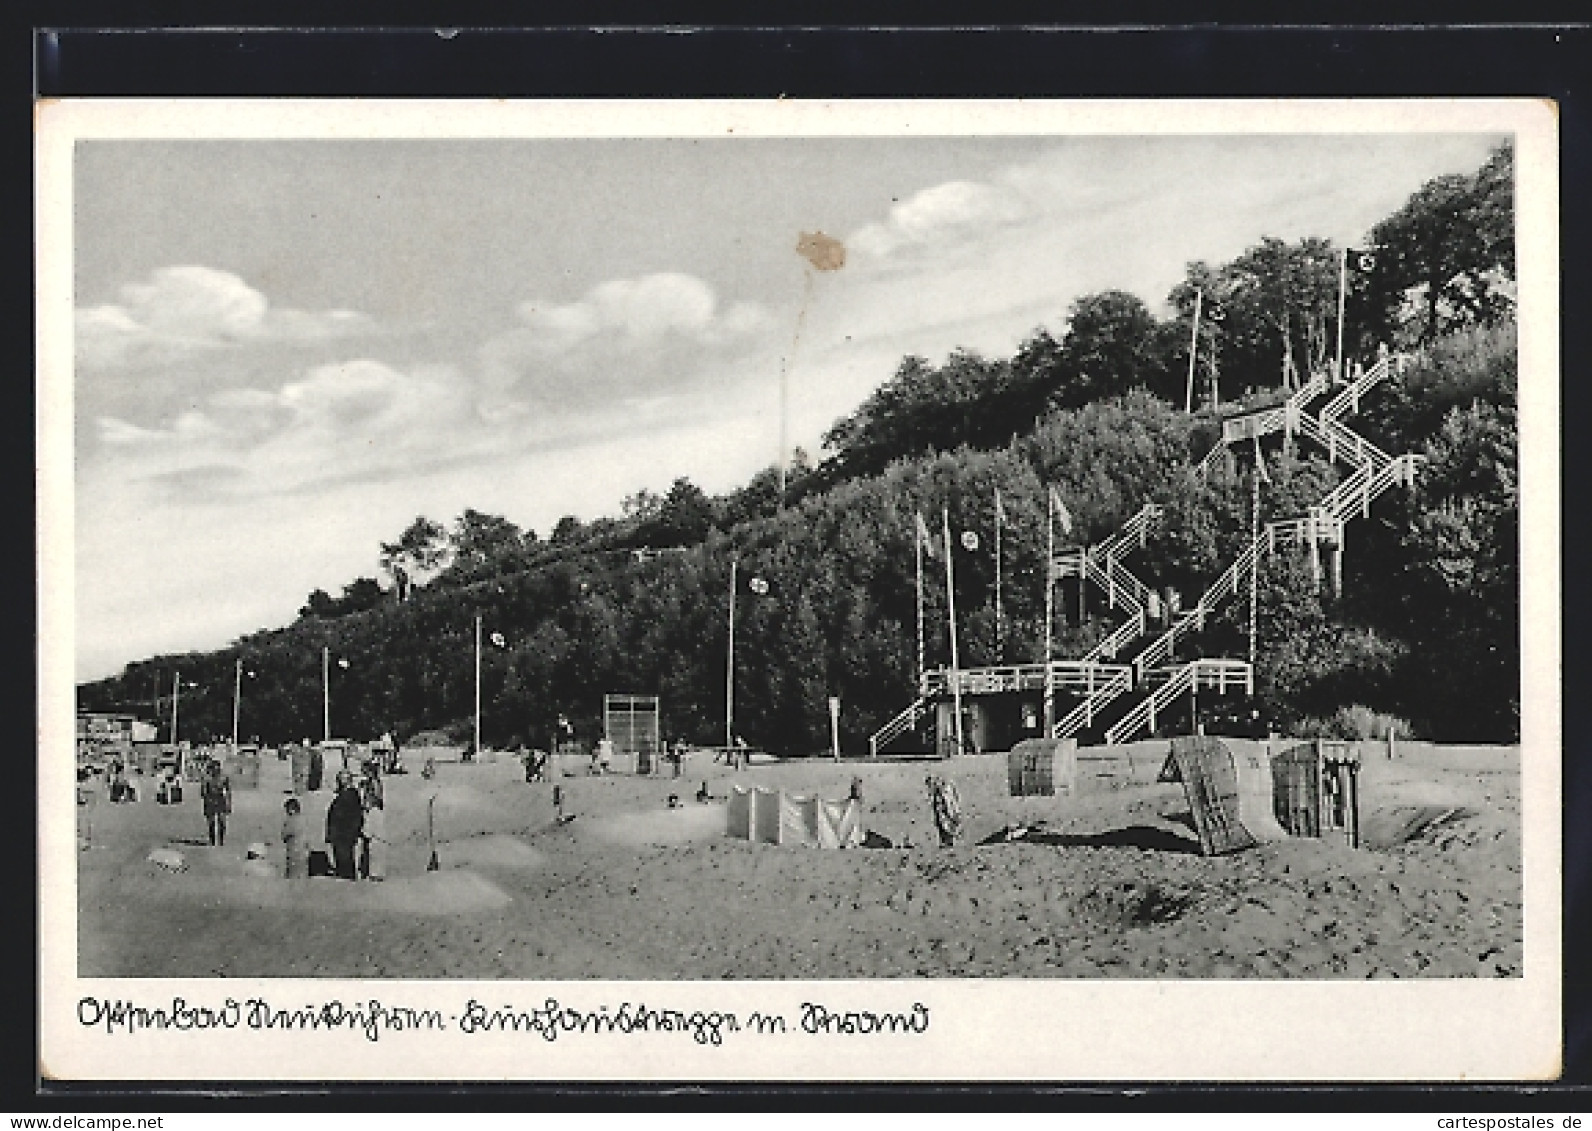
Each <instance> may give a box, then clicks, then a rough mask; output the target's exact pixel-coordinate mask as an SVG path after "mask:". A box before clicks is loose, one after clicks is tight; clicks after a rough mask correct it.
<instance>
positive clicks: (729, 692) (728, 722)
mask: <svg viewBox="0 0 1592 1131" xmlns="http://www.w3.org/2000/svg"><path fill="white" fill-rule="evenodd" d="M736 565H737V563H736V561H735V559H734V558H731V559H730V650H729V660H728V662H727V663H726V664H725V665H724V749H725V751H726V752H728V751H731V750H733V749H734V747H735V569H736ZM726 756H728V753H727V754H726Z"/></svg>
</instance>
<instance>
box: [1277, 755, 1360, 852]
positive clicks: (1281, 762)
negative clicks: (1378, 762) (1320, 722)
mask: <svg viewBox="0 0 1592 1131" xmlns="http://www.w3.org/2000/svg"><path fill="white" fill-rule="evenodd" d="M1271 775H1272V782H1273V786H1272V799H1273V806H1274V809H1275V811H1276V816H1277V821H1278V823H1279V824H1280V825H1282V827H1283V828H1284V829H1286V830H1287V831H1288V833H1290V834H1291V835H1293V836H1303V837H1317V838H1320V839H1323V840H1338V841H1342V842H1343V843H1344V844H1347V845H1348V846H1349V847H1350V848H1358V847H1360V754H1359V751H1358V750H1356V749H1355V747H1354V746H1353V744H1351V743H1348V742H1333V741H1330V740H1327V739H1316V740H1314V741H1312V742H1306V743H1302V744H1300V745H1298V746H1293V747H1290V748H1289V749H1287V750H1284V751H1283V752H1282V753H1281V754H1278V755H1277V756H1276V757H1274V758H1273V759H1272V760H1271Z"/></svg>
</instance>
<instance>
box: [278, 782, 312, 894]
mask: <svg viewBox="0 0 1592 1131" xmlns="http://www.w3.org/2000/svg"><path fill="white" fill-rule="evenodd" d="M282 854H283V856H284V857H285V868H284V871H283V875H285V876H286V877H287V878H288V879H290V880H301V879H303V878H304V877H305V876H308V875H309V874H310V845H309V841H308V840H306V839H305V837H304V807H303V806H302V805H300V804H299V799H298V798H296V797H289V798H288V799H287V800H286V801H284V802H282Z"/></svg>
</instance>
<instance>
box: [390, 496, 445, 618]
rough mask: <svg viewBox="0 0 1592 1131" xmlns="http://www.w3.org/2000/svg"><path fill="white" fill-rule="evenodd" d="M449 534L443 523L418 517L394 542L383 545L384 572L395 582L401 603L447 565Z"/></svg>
mask: <svg viewBox="0 0 1592 1131" xmlns="http://www.w3.org/2000/svg"><path fill="white" fill-rule="evenodd" d="M449 552H450V550H449V543H448V532H447V531H446V530H445V529H443V526H442V524H441V523H440V522H434V521H432V520H431V519H429V518H427V517H426V516H425V515H419V516H417V517H416V518H415V520H414V521H413V522H411V523H410V524H409V525H408V526H407V527H405V528H404V532H403V533H402V534H400V535H399V536H398V540H397V541H395V542H383V543H382V544H381V557H380V561H381V568H382V569H383V570H385V571H386V573H387V575H388V576H389V577H391V578H392V580H393V585H394V587H395V588H396V589H397V590H398V596H399V599H400V600H402V599H403V598H404V597H405V596H407V594H408V590H409V587H410V586H413V585H419V584H422V583H423V582H424V581H425V580H427V579H429V578H430V576H431V575H433V574H435V573H436V572H437V571H439V570H440V569H442V567H443V566H444V565H446V564H447V561H448V554H449Z"/></svg>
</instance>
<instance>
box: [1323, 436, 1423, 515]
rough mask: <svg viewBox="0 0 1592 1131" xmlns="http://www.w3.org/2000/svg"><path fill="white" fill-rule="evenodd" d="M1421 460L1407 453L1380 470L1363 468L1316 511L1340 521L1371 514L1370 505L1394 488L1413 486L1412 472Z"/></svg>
mask: <svg viewBox="0 0 1592 1131" xmlns="http://www.w3.org/2000/svg"><path fill="white" fill-rule="evenodd" d="M1420 460H1421V457H1420V456H1418V455H1415V454H1414V453H1412V452H1407V453H1405V454H1404V455H1401V456H1399V457H1398V458H1397V459H1389V460H1388V461H1387V463H1386V464H1383V465H1382V466H1380V467H1374V466H1371V465H1366V466H1363V467H1361V468H1360V469H1359V470H1358V471H1356V472H1355V473H1354V474H1353V475H1350V476H1348V477H1347V478H1346V479H1344V480H1343V481H1342V482H1341V483H1339V484H1338V485H1337V486H1336V487H1334V488H1333V489H1332V491H1331V493H1329V494H1328V495H1327V497H1326V498H1324V499H1322V500H1321V502H1320V504H1318V508H1319V509H1320V510H1321V511H1322V512H1323V513H1325V514H1326V515H1327V516H1328V517H1330V518H1334V519H1339V520H1342V519H1344V518H1347V517H1348V516H1349V515H1350V514H1352V513H1353V512H1354V511H1355V510H1358V511H1359V512H1360V514H1361V516H1362V517H1364V516H1367V515H1369V514H1370V513H1371V504H1372V503H1373V502H1375V501H1376V499H1377V498H1378V497H1379V496H1381V494H1382V493H1383V492H1384V491H1386V490H1387V489H1388V488H1389V487H1391V486H1393V485H1394V484H1400V485H1404V486H1408V485H1410V484H1413V483H1414V482H1415V472H1416V470H1417V468H1418V467H1419V466H1420Z"/></svg>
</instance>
